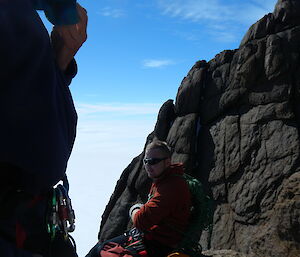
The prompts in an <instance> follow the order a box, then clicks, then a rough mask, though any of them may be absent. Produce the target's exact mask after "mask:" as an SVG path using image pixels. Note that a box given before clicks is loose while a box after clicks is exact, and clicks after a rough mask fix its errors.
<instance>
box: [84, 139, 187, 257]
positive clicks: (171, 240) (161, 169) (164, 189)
mask: <svg viewBox="0 0 300 257" xmlns="http://www.w3.org/2000/svg"><path fill="white" fill-rule="evenodd" d="M144 165H145V170H146V172H147V175H148V177H149V178H151V179H152V181H153V183H152V186H151V190H150V194H149V199H148V201H147V202H146V203H145V204H135V205H133V206H132V207H131V208H130V210H129V215H130V218H131V220H132V221H133V225H134V227H135V228H137V229H138V230H139V231H141V232H143V233H144V238H143V243H144V245H145V249H146V251H147V255H148V256H149V257H166V256H167V254H168V253H170V252H172V251H173V250H175V249H176V247H177V246H178V244H179V242H180V240H181V239H182V233H181V232H183V231H184V230H185V229H186V227H187V225H188V221H189V217H190V209H191V195H190V192H189V188H188V185H187V183H186V181H185V180H184V179H182V177H181V176H182V175H183V166H182V164H179V163H177V164H171V152H170V150H169V147H168V146H167V144H166V143H165V142H162V141H155V142H153V143H151V144H149V145H148V146H147V148H146V153H145V158H144ZM134 236H135V235H133V237H134ZM109 242H117V243H118V244H120V245H123V246H124V247H127V246H128V245H127V244H128V236H127V235H123V236H119V237H116V238H114V239H112V240H109ZM106 243H107V242H105V243H102V244H100V243H98V244H97V245H96V246H95V247H94V248H93V249H92V250H91V251H90V253H89V254H88V255H87V257H94V256H99V252H100V251H101V249H102V248H103V246H104V245H105V244H106ZM133 248H134V247H133ZM131 249H132V247H129V248H128V247H127V250H131ZM133 250H134V249H133ZM132 253H133V251H132ZM132 255H133V256H136V255H135V254H134V253H133V254H132Z"/></svg>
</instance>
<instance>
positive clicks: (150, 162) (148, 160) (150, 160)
mask: <svg viewBox="0 0 300 257" xmlns="http://www.w3.org/2000/svg"><path fill="white" fill-rule="evenodd" d="M166 159H168V157H165V158H145V159H144V160H143V162H144V164H145V165H146V164H148V165H155V164H157V163H159V162H161V161H163V160H166Z"/></svg>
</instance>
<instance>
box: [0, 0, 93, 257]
mask: <svg viewBox="0 0 300 257" xmlns="http://www.w3.org/2000/svg"><path fill="white" fill-rule="evenodd" d="M46 2H47V3H48V5H44V4H43V3H46ZM58 7H59V8H58ZM43 8H44V10H45V11H46V12H49V15H48V18H49V17H53V19H52V22H53V23H54V25H55V26H54V28H53V32H52V39H50V37H49V35H48V32H47V30H46V28H45V27H44V25H43V23H42V21H41V19H40V18H39V16H38V14H37V12H36V10H35V9H43ZM57 8H58V9H57ZM67 9H68V10H72V11H71V12H69V11H68V13H69V15H70V16H68V15H67V16H65V13H64V12H63V10H67ZM50 20H51V19H50ZM56 22H58V23H57V24H56ZM86 27H87V14H86V11H85V10H84V9H83V8H82V7H81V6H80V5H76V1H73V0H65V1H61V0H60V1H57V0H47V1H46V0H14V1H11V0H0V35H1V41H0V56H1V59H0V116H1V126H0V142H1V143H0V206H1V207H0V208H1V212H0V256H3V257H4V256H5V257H37V256H39V257H41V256H42V257H75V256H77V254H76V252H75V251H74V249H73V247H72V245H71V243H70V242H69V241H67V240H64V239H62V237H60V236H58V237H56V238H54V239H53V240H51V239H50V236H49V234H48V233H47V224H46V216H47V215H46V213H47V207H48V203H49V191H50V190H51V189H52V187H53V186H54V185H55V184H56V183H57V182H59V181H60V180H62V179H64V178H65V171H66V166H67V161H68V159H69V156H70V154H71V150H72V147H73V143H74V139H75V132H76V122H77V115H76V111H75V108H74V105H73V100H72V97H71V93H70V91H69V88H68V86H69V84H70V83H71V80H72V78H73V77H74V76H75V74H76V71H77V67H76V62H75V60H74V59H73V57H74V55H75V54H76V52H77V51H78V49H79V48H80V47H81V45H82V44H83V43H84V41H85V40H86Z"/></svg>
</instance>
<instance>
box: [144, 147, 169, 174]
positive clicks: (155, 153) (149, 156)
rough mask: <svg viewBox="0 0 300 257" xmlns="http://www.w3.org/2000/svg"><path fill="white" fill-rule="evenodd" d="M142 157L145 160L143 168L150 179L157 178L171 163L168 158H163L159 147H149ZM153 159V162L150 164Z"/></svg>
mask: <svg viewBox="0 0 300 257" xmlns="http://www.w3.org/2000/svg"><path fill="white" fill-rule="evenodd" d="M144 159H145V160H146V162H145V161H144V165H145V170H146V172H147V175H148V177H149V178H151V179H155V178H158V177H159V176H160V175H161V174H162V173H163V172H164V170H165V169H166V168H167V167H169V166H170V164H171V160H170V158H166V159H165V155H164V154H163V153H162V152H161V151H160V150H159V149H149V150H148V151H147V152H146V154H145V158H144ZM160 159H164V160H160ZM147 160H148V161H147ZM153 161H154V163H155V164H152V163H153Z"/></svg>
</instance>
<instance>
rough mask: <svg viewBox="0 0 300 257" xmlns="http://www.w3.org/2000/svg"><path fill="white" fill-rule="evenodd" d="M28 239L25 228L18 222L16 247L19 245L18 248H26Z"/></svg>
mask: <svg viewBox="0 0 300 257" xmlns="http://www.w3.org/2000/svg"><path fill="white" fill-rule="evenodd" d="M26 237H27V235H26V231H25V230H24V228H23V226H22V225H21V224H20V223H19V222H17V223H16V245H17V248H23V247H24V243H25V240H26Z"/></svg>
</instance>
